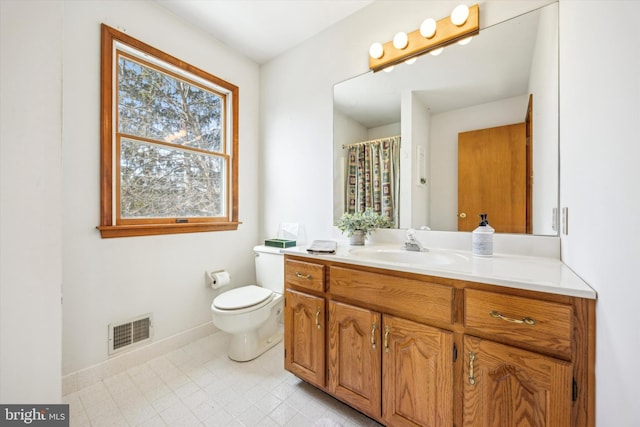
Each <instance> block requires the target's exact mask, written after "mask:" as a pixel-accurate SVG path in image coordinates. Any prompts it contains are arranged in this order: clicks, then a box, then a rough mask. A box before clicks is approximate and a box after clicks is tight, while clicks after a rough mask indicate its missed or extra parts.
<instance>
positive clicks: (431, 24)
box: [420, 18, 436, 39]
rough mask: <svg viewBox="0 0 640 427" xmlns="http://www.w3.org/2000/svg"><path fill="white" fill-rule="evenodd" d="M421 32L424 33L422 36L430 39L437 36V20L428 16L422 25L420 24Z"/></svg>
mask: <svg viewBox="0 0 640 427" xmlns="http://www.w3.org/2000/svg"><path fill="white" fill-rule="evenodd" d="M420 34H421V35H422V37H425V38H427V39H430V38H431V37H433V36H435V35H436V21H435V20H433V19H431V18H427V19H425V20H424V21H422V25H420Z"/></svg>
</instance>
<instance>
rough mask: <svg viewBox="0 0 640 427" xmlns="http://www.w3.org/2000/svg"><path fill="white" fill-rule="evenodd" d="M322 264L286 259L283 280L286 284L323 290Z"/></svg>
mask: <svg viewBox="0 0 640 427" xmlns="http://www.w3.org/2000/svg"><path fill="white" fill-rule="evenodd" d="M324 268H325V267H324V265H320V264H314V263H311V262H304V261H296V260H292V259H286V260H285V264H284V280H285V283H286V284H287V285H291V286H298V287H301V288H305V289H311V290H313V291H318V292H324Z"/></svg>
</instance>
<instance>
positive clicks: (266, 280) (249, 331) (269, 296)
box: [211, 246, 284, 362]
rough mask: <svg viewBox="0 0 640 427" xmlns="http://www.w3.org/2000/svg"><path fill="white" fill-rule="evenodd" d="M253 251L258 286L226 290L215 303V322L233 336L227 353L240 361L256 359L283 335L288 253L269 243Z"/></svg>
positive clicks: (213, 308)
mask: <svg viewBox="0 0 640 427" xmlns="http://www.w3.org/2000/svg"><path fill="white" fill-rule="evenodd" d="M253 251H254V253H255V262H256V279H257V285H247V286H242V287H239V288H235V289H231V290H229V291H226V292H223V293H221V294H220V295H218V296H217V297H216V298H215V299H214V300H213V303H212V304H211V312H212V316H213V324H214V325H215V326H216V327H218V328H219V329H220V330H222V331H224V332H227V333H228V334H230V335H231V341H230V342H229V348H228V350H227V354H228V355H229V358H230V359H232V360H235V361H238V362H246V361H249V360H252V359H255V358H256V357H258V356H260V355H261V354H262V353H264V352H265V351H267V350H269V349H270V348H271V347H273V346H274V345H276V344H278V343H279V342H280V341H282V337H283V333H282V330H281V328H280V323H281V319H282V311H283V309H284V295H283V293H284V255H283V254H282V253H281V252H280V249H278V248H272V247H268V246H256V247H254V248H253Z"/></svg>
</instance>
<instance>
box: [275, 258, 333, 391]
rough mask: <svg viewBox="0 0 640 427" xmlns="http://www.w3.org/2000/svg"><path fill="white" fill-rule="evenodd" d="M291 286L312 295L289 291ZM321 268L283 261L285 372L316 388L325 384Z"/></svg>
mask: <svg viewBox="0 0 640 427" xmlns="http://www.w3.org/2000/svg"><path fill="white" fill-rule="evenodd" d="M291 286H295V287H297V288H301V289H303V290H308V291H310V292H315V293H316V295H314V294H313V293H309V292H301V291H299V290H294V289H289V288H290V287H291ZM322 291H324V266H322V265H318V264H314V263H308V262H302V261H295V260H289V259H286V260H285V292H284V298H285V307H284V324H285V330H284V334H285V337H284V346H285V358H284V364H285V369H287V370H288V371H289V372H291V373H293V374H295V375H296V376H298V377H300V378H302V379H303V380H305V381H307V382H309V383H311V384H313V385H315V386H318V387H324V385H325V378H326V374H325V329H326V327H325V319H326V313H325V298H324V297H323V296H322V295H318V294H317V293H321V292H322Z"/></svg>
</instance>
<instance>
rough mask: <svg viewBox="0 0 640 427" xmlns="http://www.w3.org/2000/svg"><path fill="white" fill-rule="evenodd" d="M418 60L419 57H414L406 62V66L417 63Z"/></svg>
mask: <svg viewBox="0 0 640 427" xmlns="http://www.w3.org/2000/svg"><path fill="white" fill-rule="evenodd" d="M417 60H418V57H417V56H414V57H413V58H409V59H407V60H406V61H404V63H405V64H408V65H411V64H413V63H415V62H416V61H417Z"/></svg>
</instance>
